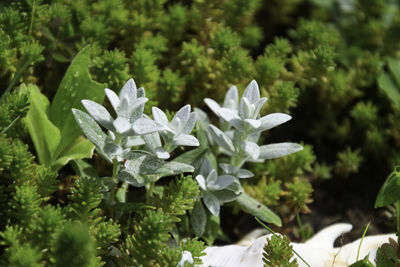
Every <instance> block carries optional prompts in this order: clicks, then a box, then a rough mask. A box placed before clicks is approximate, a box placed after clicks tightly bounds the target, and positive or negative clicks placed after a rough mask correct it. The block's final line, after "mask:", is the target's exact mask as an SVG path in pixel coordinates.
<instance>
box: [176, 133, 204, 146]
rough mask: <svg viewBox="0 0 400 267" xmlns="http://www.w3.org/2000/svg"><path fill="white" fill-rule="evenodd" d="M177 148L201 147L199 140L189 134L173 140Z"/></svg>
mask: <svg viewBox="0 0 400 267" xmlns="http://www.w3.org/2000/svg"><path fill="white" fill-rule="evenodd" d="M172 141H173V143H174V144H175V145H177V146H199V145H200V143H199V140H197V138H196V137H194V136H192V135H189V134H180V135H178V136H175V137H174V139H173V140H172Z"/></svg>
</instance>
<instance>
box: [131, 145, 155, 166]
mask: <svg viewBox="0 0 400 267" xmlns="http://www.w3.org/2000/svg"><path fill="white" fill-rule="evenodd" d="M145 156H152V154H151V153H150V152H149V151H145V150H139V149H135V150H130V151H129V152H128V153H126V154H125V159H127V160H135V159H137V158H140V157H145ZM125 165H126V164H125Z"/></svg>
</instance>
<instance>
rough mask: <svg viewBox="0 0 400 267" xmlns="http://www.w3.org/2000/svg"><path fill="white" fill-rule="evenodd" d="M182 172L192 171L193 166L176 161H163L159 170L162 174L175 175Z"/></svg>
mask: <svg viewBox="0 0 400 267" xmlns="http://www.w3.org/2000/svg"><path fill="white" fill-rule="evenodd" d="M184 172H194V168H193V166H191V165H189V164H185V163H181V162H177V161H170V162H167V163H165V164H164V166H163V167H162V169H161V170H160V173H162V174H163V176H168V175H176V174H181V173H184Z"/></svg>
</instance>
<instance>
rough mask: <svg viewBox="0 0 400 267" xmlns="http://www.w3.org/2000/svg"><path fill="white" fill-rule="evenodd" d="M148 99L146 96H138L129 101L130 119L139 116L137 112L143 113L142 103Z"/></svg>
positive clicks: (133, 119) (132, 119)
mask: <svg viewBox="0 0 400 267" xmlns="http://www.w3.org/2000/svg"><path fill="white" fill-rule="evenodd" d="M148 100H149V99H148V98H147V97H139V98H138V99H136V100H135V101H133V102H132V103H130V107H129V109H128V117H129V118H130V120H131V121H135V120H136V119H137V118H138V117H139V114H142V113H143V110H144V104H146V102H147V101H148Z"/></svg>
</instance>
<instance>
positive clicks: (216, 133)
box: [208, 124, 235, 152]
mask: <svg viewBox="0 0 400 267" xmlns="http://www.w3.org/2000/svg"><path fill="white" fill-rule="evenodd" d="M208 127H209V129H211V134H212V135H213V137H214V140H215V141H216V142H217V143H218V144H219V145H220V146H221V147H223V148H225V149H226V150H228V151H229V152H234V151H235V147H234V146H233V143H232V141H231V139H229V137H228V136H227V135H226V134H225V133H224V132H222V131H221V130H220V129H218V128H217V127H215V126H214V125H212V124H210V125H209V126H208Z"/></svg>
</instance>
